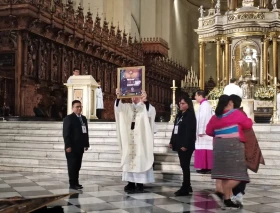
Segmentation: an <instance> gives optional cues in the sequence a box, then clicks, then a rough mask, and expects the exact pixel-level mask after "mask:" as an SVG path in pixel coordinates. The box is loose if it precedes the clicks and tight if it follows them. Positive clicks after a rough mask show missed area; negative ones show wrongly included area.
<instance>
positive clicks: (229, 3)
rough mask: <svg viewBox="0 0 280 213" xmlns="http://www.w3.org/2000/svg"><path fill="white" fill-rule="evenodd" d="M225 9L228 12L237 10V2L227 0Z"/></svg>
mask: <svg viewBox="0 0 280 213" xmlns="http://www.w3.org/2000/svg"><path fill="white" fill-rule="evenodd" d="M227 7H228V9H229V10H231V11H232V10H235V9H236V8H237V0H227Z"/></svg>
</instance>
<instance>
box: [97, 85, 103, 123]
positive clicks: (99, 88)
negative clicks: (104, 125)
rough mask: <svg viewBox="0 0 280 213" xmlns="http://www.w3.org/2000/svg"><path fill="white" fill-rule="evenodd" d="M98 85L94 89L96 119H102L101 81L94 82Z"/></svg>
mask: <svg viewBox="0 0 280 213" xmlns="http://www.w3.org/2000/svg"><path fill="white" fill-rule="evenodd" d="M96 82H97V84H98V87H97V88H96V116H97V118H98V119H102V111H103V109H104V103H103V92H102V88H101V81H100V80H97V81H96Z"/></svg>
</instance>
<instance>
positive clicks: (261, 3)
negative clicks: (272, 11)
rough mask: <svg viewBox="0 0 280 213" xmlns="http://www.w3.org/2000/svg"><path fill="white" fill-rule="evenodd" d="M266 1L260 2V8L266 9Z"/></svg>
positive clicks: (261, 0)
mask: <svg viewBox="0 0 280 213" xmlns="http://www.w3.org/2000/svg"><path fill="white" fill-rule="evenodd" d="M267 3H268V0H260V8H267Z"/></svg>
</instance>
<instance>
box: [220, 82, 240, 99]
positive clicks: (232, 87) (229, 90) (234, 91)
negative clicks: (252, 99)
mask: <svg viewBox="0 0 280 213" xmlns="http://www.w3.org/2000/svg"><path fill="white" fill-rule="evenodd" d="M224 94H225V95H238V96H239V97H240V98H242V89H241V88H240V87H239V86H238V85H236V84H235V83H230V84H229V85H227V86H226V87H225V89H224Z"/></svg>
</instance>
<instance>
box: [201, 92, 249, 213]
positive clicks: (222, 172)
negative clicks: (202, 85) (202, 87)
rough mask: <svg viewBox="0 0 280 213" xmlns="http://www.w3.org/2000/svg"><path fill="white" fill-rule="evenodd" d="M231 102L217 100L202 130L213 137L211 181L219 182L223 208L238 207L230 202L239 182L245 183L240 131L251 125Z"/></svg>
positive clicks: (244, 163)
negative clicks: (211, 114) (211, 115)
mask: <svg viewBox="0 0 280 213" xmlns="http://www.w3.org/2000/svg"><path fill="white" fill-rule="evenodd" d="M233 106H234V105H233V102H232V101H231V100H230V97H229V96H227V95H222V96H221V97H220V98H219V102H218V105H217V107H216V110H215V115H214V116H213V117H212V118H211V119H210V121H209V123H208V124H207V127H206V134H207V135H209V136H211V137H214V142H213V169H212V174H211V176H212V179H220V180H222V188H223V195H221V193H220V194H219V193H217V196H218V197H219V198H221V197H223V198H224V202H223V203H224V206H225V208H226V209H227V208H229V209H231V208H240V207H241V205H239V204H235V203H233V202H232V201H231V199H230V198H231V194H232V189H233V188H234V187H235V186H237V185H238V184H239V183H240V181H244V182H249V176H248V173H247V166H246V162H245V155H244V143H245V142H246V141H245V138H244V133H243V130H245V129H251V128H252V126H253V122H252V120H251V119H250V118H248V117H247V116H246V115H245V114H244V113H243V112H241V111H240V110H238V109H234V107H233Z"/></svg>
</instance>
